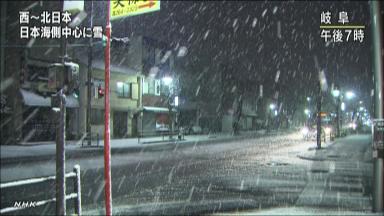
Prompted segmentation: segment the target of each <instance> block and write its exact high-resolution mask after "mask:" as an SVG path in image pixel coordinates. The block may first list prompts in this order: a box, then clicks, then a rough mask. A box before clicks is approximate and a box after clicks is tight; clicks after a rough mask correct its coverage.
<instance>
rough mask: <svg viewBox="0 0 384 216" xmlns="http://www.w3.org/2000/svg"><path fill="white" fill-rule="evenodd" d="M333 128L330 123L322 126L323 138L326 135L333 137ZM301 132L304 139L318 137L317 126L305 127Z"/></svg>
mask: <svg viewBox="0 0 384 216" xmlns="http://www.w3.org/2000/svg"><path fill="white" fill-rule="evenodd" d="M332 131H333V128H332V126H330V125H326V126H323V127H321V139H322V140H324V139H325V138H326V137H331V135H332ZM301 134H302V135H303V139H304V140H316V139H317V127H316V126H313V127H304V128H302V129H301Z"/></svg>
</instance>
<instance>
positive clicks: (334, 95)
mask: <svg viewBox="0 0 384 216" xmlns="http://www.w3.org/2000/svg"><path fill="white" fill-rule="evenodd" d="M332 95H333V97H335V98H337V97H339V96H340V90H338V89H335V90H333V91H332Z"/></svg>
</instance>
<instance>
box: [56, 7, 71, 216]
mask: <svg viewBox="0 0 384 216" xmlns="http://www.w3.org/2000/svg"><path fill="white" fill-rule="evenodd" d="M61 6H62V7H61V8H62V10H64V2H63V3H62V5H61ZM62 27H63V24H62ZM60 49H61V50H60V51H61V63H62V64H63V71H62V72H63V73H64V74H67V73H66V71H65V70H66V67H65V62H66V60H67V41H66V39H65V38H64V37H63V38H62V39H61V43H60ZM65 79H66V78H65ZM64 91H65V87H64V86H60V90H59V91H58V92H57V94H56V95H55V96H54V97H53V98H52V101H53V105H54V106H55V107H59V109H60V111H59V115H58V121H57V125H56V215H66V200H65V188H66V184H65V94H64V93H65V92H64Z"/></svg>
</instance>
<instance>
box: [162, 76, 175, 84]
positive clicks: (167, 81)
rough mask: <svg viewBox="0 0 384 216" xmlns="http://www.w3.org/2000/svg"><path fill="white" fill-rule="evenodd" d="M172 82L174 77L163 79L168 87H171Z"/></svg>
mask: <svg viewBox="0 0 384 216" xmlns="http://www.w3.org/2000/svg"><path fill="white" fill-rule="evenodd" d="M172 81H173V79H172V77H168V76H166V77H163V82H164V84H165V85H168V86H169V85H171V83H172Z"/></svg>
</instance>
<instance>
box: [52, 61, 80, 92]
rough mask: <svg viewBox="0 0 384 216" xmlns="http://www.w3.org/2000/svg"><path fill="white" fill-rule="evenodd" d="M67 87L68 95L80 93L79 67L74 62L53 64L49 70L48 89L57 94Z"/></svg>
mask: <svg viewBox="0 0 384 216" xmlns="http://www.w3.org/2000/svg"><path fill="white" fill-rule="evenodd" d="M65 86H66V93H68V94H72V93H73V92H76V91H78V88H79V65H78V64H77V63H74V62H65V63H64V64H63V63H53V64H51V65H50V66H49V69H48V89H49V90H50V91H54V92H56V91H58V90H60V89H62V88H63V87H65Z"/></svg>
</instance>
